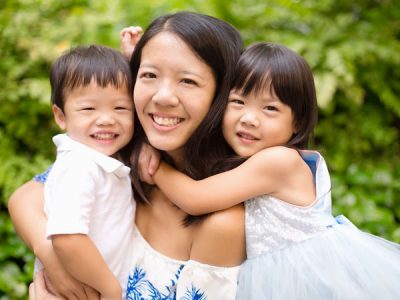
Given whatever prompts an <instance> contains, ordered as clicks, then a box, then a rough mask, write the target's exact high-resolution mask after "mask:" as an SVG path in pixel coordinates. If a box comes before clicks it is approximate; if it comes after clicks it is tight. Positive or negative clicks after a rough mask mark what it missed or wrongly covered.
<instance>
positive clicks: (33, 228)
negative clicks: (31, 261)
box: [8, 181, 98, 299]
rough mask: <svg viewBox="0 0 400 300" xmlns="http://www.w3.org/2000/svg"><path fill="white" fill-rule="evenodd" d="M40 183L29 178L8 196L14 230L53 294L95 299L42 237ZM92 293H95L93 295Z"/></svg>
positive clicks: (68, 297)
mask: <svg viewBox="0 0 400 300" xmlns="http://www.w3.org/2000/svg"><path fill="white" fill-rule="evenodd" d="M43 193H44V192H43V184H41V183H38V182H35V181H29V182H27V183H25V184H24V185H22V186H21V187H20V188H18V189H17V190H16V191H15V192H14V193H13V194H12V195H11V197H10V199H9V202H8V210H9V213H10V216H11V220H12V222H13V224H14V227H15V230H16V231H17V233H18V235H19V236H20V237H21V239H22V240H23V241H24V242H25V244H26V245H27V246H28V247H29V248H30V249H32V250H33V252H34V254H35V255H36V257H38V258H39V260H40V261H41V262H42V264H43V266H44V267H45V269H46V274H47V277H48V279H49V281H50V282H51V285H52V287H53V288H54V290H52V292H53V293H54V294H56V295H57V296H61V297H65V298H67V299H74V298H75V297H77V298H78V299H98V293H97V292H94V291H92V292H91V293H90V294H91V296H90V297H91V298H89V297H88V296H87V295H88V293H87V292H85V288H84V287H83V285H82V284H81V283H80V282H79V281H77V280H75V279H74V278H73V277H72V276H70V275H69V274H68V272H67V271H65V269H64V268H63V267H62V265H61V262H60V261H59V259H58V258H57V256H56V254H55V252H54V250H53V247H52V245H51V241H50V240H47V239H46V237H45V231H46V222H47V219H46V216H45V214H44V211H43V205H44V194H43ZM93 295H97V297H94V296H93Z"/></svg>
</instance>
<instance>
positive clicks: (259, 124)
mask: <svg viewBox="0 0 400 300" xmlns="http://www.w3.org/2000/svg"><path fill="white" fill-rule="evenodd" d="M293 124H294V119H293V114H292V109H291V108H290V107H289V106H287V105H286V104H284V103H283V102H281V101H280V100H279V98H277V97H276V95H275V93H273V92H271V89H270V88H267V89H266V90H264V91H263V92H261V93H258V94H255V93H251V94H249V95H248V96H243V94H242V93H241V92H240V91H236V90H233V91H231V93H230V95H229V99H228V105H227V107H226V110H225V114H224V119H223V125H222V131H223V134H224V137H225V140H226V141H227V142H228V144H229V145H230V146H231V147H232V149H233V150H234V151H235V152H236V154H238V155H239V156H242V157H249V156H252V155H253V154H255V153H257V152H259V151H260V150H262V149H265V148H268V147H272V146H279V145H286V144H287V142H288V141H289V140H290V138H291V137H292V135H293V134H294V133H295V127H294V125H293Z"/></svg>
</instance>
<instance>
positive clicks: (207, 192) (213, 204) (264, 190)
mask: <svg viewBox="0 0 400 300" xmlns="http://www.w3.org/2000/svg"><path fill="white" fill-rule="evenodd" d="M287 151H295V150H291V149H287V148H284V147H274V148H269V149H264V150H262V151H260V152H258V153H257V154H255V155H253V156H252V157H250V158H249V159H248V160H246V161H245V162H244V163H243V164H241V165H240V166H238V167H236V168H234V169H232V170H230V171H227V172H223V173H220V174H217V175H214V176H211V177H208V178H205V179H203V180H199V181H196V180H193V179H192V178H190V177H189V176H186V175H185V174H183V173H180V172H178V171H177V170H175V169H174V168H172V167H171V166H169V165H168V164H166V163H164V162H162V163H161V164H160V166H159V168H158V169H157V171H156V173H155V174H154V176H153V179H154V181H155V183H156V184H157V186H158V187H159V188H160V189H161V190H162V191H163V193H165V195H166V196H167V197H168V198H169V199H170V200H171V201H172V202H174V203H175V204H176V205H177V206H178V207H179V208H181V209H182V210H184V211H185V212H187V213H189V214H191V215H200V214H205V213H209V212H214V211H217V210H221V209H226V208H228V207H232V206H234V205H236V204H238V203H241V202H243V201H246V200H247V199H250V198H253V197H256V196H259V195H264V194H273V193H275V192H276V191H277V190H279V189H280V186H281V185H282V184H283V183H285V182H286V178H287V177H288V176H289V173H290V170H291V168H292V167H293V160H291V159H287V157H286V156H287V155H286V154H288V152H287ZM295 155H296V156H298V155H297V153H296V154H295ZM291 156H292V157H294V156H293V155H291Z"/></svg>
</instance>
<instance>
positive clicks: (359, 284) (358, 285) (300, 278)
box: [237, 223, 400, 300]
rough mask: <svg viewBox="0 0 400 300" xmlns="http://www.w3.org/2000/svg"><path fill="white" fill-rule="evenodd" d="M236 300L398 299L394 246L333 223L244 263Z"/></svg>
mask: <svg viewBox="0 0 400 300" xmlns="http://www.w3.org/2000/svg"><path fill="white" fill-rule="evenodd" d="M237 299H240V300H242V299H246V300H249V299H279V300H284V299H299V300H306V299H318V300H320V299H323V300H325V299H340V300H342V299H349V300H350V299H351V300H356V299H360V300H361V299H362V300H366V299H382V300H391V299H397V300H398V299H400V245H399V244H395V243H392V242H389V241H387V240H384V239H382V238H379V237H376V236H374V235H371V234H368V233H365V232H362V231H360V230H358V229H357V228H356V227H354V225H352V224H351V223H350V224H347V225H345V224H338V225H333V226H332V227H331V228H328V229H327V231H326V232H324V233H322V234H320V235H318V236H316V237H313V238H310V239H308V240H306V241H303V242H301V243H297V244H294V245H292V246H290V247H287V248H285V249H280V250H276V251H272V252H269V253H266V254H263V255H261V256H258V257H255V258H250V259H248V260H247V261H246V262H245V263H244V264H243V265H242V267H241V269H240V273H239V286H238V294H237Z"/></svg>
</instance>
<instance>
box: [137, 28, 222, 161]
mask: <svg viewBox="0 0 400 300" xmlns="http://www.w3.org/2000/svg"><path fill="white" fill-rule="evenodd" d="M215 89H216V82H215V78H214V75H213V72H212V69H211V68H210V67H209V66H208V65H207V64H205V63H204V62H203V61H202V60H201V59H199V57H198V56H196V54H195V53H194V52H193V51H192V50H191V49H190V48H189V47H188V46H187V45H186V44H185V43H184V42H183V41H182V40H181V39H180V38H179V37H177V36H176V35H174V34H172V33H169V32H161V33H159V34H157V35H156V36H154V37H153V38H152V39H150V40H149V41H148V43H147V44H146V45H145V46H144V48H143V49H142V55H141V62H140V67H139V70H138V74H137V78H136V85H135V89H134V102H135V107H136V111H137V115H138V117H139V121H140V123H141V124H142V126H143V129H144V131H145V133H146V136H147V138H148V140H149V142H150V144H151V145H152V146H153V147H155V148H156V149H159V150H164V151H166V152H167V153H168V154H169V155H171V156H172V158H174V159H175V160H176V161H179V159H180V156H181V153H182V149H183V147H184V145H185V144H186V142H187V141H188V139H189V138H190V136H191V135H192V134H193V132H194V131H195V130H196V128H197V127H198V126H199V124H200V123H201V121H202V120H203V119H204V117H205V116H206V114H207V112H208V110H209V108H210V106H211V103H212V100H213V98H214V94H215Z"/></svg>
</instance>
